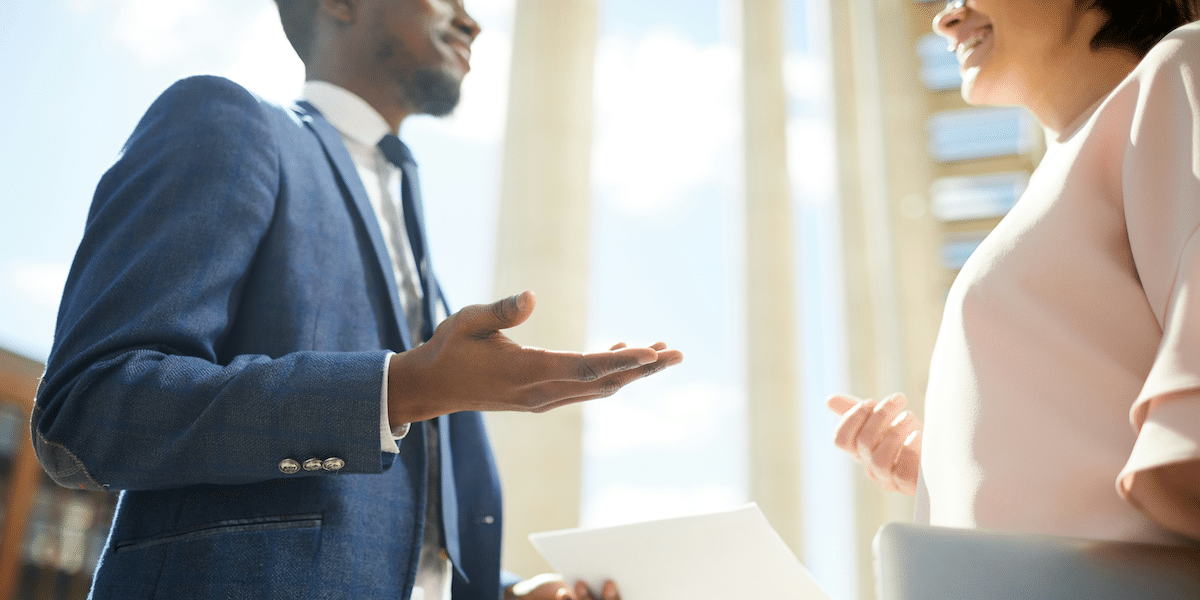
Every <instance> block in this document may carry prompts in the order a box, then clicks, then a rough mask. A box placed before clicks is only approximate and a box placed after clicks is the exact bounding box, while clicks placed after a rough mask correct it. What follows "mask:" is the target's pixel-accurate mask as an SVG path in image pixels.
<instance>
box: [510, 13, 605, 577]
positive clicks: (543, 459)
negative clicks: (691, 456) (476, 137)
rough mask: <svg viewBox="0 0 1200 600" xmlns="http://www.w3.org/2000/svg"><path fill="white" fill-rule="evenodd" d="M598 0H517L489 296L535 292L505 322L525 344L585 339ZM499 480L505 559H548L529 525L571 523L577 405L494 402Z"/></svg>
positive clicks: (575, 512) (579, 346)
mask: <svg viewBox="0 0 1200 600" xmlns="http://www.w3.org/2000/svg"><path fill="white" fill-rule="evenodd" d="M597 15H598V0H570V1H563V0H517V3H516V17H515V22H514V27H513V50H512V71H511V75H510V80H509V95H508V118H507V132H506V136H505V147H504V167H503V175H502V182H501V196H500V214H499V218H498V221H499V232H498V235H497V244H498V248H497V252H496V272H495V278H496V279H495V292H496V297H503V296H508V295H511V294H515V293H517V292H520V291H521V290H524V289H531V290H533V291H534V292H535V293H537V297H538V303H537V309H536V310H535V311H534V314H533V317H532V318H530V320H529V321H528V322H526V323H525V324H523V325H521V326H520V327H518V328H516V329H514V330H511V331H510V332H509V334H510V336H511V337H512V338H514V339H516V340H517V341H518V342H520V343H522V344H526V345H532V346H540V347H544V348H551V349H555V350H584V348H583V345H584V337H585V333H586V318H587V282H588V231H589V228H588V215H589V197H590V191H591V177H590V166H591V146H592V67H593V62H594V56H595V46H596V28H597ZM488 425H489V428H490V431H491V436H492V442H493V446H494V448H495V452H496V458H497V461H498V462H499V466H500V475H501V478H502V480H503V482H504V495H505V502H504V505H505V506H504V507H505V511H504V514H505V517H504V518H505V522H504V558H503V564H504V567H505V568H507V569H509V570H511V571H514V572H517V573H519V574H522V575H527V576H528V575H534V574H537V573H540V572H543V571H544V570H545V569H547V565H546V564H545V562H544V561H543V560H542V559H541V557H540V556H539V555H538V554H537V552H536V551H535V550H534V549H533V547H532V546H531V545H530V543H529V541H528V539H527V535H528V534H529V533H531V532H534V531H542V530H547V529H561V528H567V527H576V526H577V525H578V524H579V507H580V489H581V485H582V483H581V476H580V471H581V467H582V460H583V453H582V447H581V442H582V438H583V419H582V409H581V408H580V407H579V406H568V407H564V408H559V409H556V410H552V411H550V412H547V413H544V414H540V415H529V414H517V413H490V414H489V415H488Z"/></svg>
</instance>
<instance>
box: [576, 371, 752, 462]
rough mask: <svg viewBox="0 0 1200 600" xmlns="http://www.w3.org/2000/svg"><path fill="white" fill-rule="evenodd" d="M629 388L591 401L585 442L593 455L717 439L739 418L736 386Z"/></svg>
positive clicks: (588, 451)
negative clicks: (660, 389) (641, 390)
mask: <svg viewBox="0 0 1200 600" xmlns="http://www.w3.org/2000/svg"><path fill="white" fill-rule="evenodd" d="M635 392H636V390H629V391H627V392H625V393H623V394H621V395H619V396H617V397H614V398H611V399H608V400H605V401H604V402H596V403H589V404H588V405H587V406H586V407H585V409H584V410H586V411H587V417H586V420H585V423H586V428H585V431H584V448H587V453H588V455H589V457H595V458H600V457H604V456H609V455H614V454H620V453H625V452H629V451H631V450H639V449H651V448H679V447H682V446H687V445H691V444H693V443H700V442H702V441H703V440H706V439H712V438H714V437H716V436H718V435H719V434H720V431H721V428H722V427H725V426H727V425H728V424H729V423H730V422H731V421H733V420H736V419H735V417H736V414H735V413H736V412H737V411H738V410H739V406H740V403H739V402H738V400H737V398H738V396H737V395H736V393H735V392H734V391H733V390H731V389H726V388H722V387H718V386H715V385H713V384H710V383H707V382H696V383H692V384H689V385H686V386H683V387H679V388H676V389H672V390H669V391H667V392H666V393H663V394H660V395H657V396H651V397H647V395H646V394H644V393H635Z"/></svg>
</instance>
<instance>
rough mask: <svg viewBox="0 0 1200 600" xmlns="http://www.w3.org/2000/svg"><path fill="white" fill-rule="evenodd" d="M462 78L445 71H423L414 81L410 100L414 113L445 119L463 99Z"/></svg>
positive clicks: (418, 73)
mask: <svg viewBox="0 0 1200 600" xmlns="http://www.w3.org/2000/svg"><path fill="white" fill-rule="evenodd" d="M462 79H463V78H462V76H461V75H458V74H455V73H451V72H449V71H448V70H444V69H422V70H420V71H417V73H416V74H415V75H414V77H413V80H412V82H411V83H412V85H411V86H410V88H411V89H409V90H407V91H408V98H409V100H410V102H411V104H412V108H413V112H414V113H418V114H425V115H433V116H435V117H444V116H446V115H448V114H450V113H451V112H454V107H456V106H458V101H459V99H460V98H461V97H462Z"/></svg>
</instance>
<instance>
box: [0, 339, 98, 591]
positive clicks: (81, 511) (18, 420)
mask: <svg viewBox="0 0 1200 600" xmlns="http://www.w3.org/2000/svg"><path fill="white" fill-rule="evenodd" d="M42 371H43V366H42V365H41V364H40V363H38V362H37V361H34V360H31V359H29V358H26V357H24V356H21V355H19V354H15V353H12V352H9V351H7V350H4V349H2V348H0V600H4V599H9V600H75V599H79V600H83V599H84V598H87V594H88V588H89V587H90V586H91V580H92V571H93V570H94V569H95V567H96V562H97V561H98V560H99V558H100V553H101V551H102V550H103V549H104V541H105V538H106V536H107V535H108V526H109V523H110V522H111V520H112V514H113V508H114V507H115V506H116V502H117V495H116V494H106V493H102V492H88V491H84V490H72V489H67V488H63V487H59V486H58V485H57V484H55V483H54V482H53V481H51V480H50V478H49V477H48V476H46V474H45V472H43V471H42V468H41V465H39V464H38V462H37V458H36V457H35V456H34V453H33V445H32V444H31V443H30V440H29V415H30V412H31V411H32V409H33V398H34V395H35V394H36V391H37V383H38V378H39V377H41V374H42Z"/></svg>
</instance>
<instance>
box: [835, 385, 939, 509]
mask: <svg viewBox="0 0 1200 600" xmlns="http://www.w3.org/2000/svg"><path fill="white" fill-rule="evenodd" d="M907 402H908V399H907V398H905V397H904V394H892V395H891V396H888V397H887V398H884V399H883V401H882V402H878V403H877V402H875V401H874V400H860V399H858V398H855V397H854V396H842V395H838V396H831V397H830V398H829V399H828V400H826V401H825V405H826V406H828V407H829V408H830V409H831V410H833V412H835V413H837V414H839V415H842V420H841V422H840V423H838V427H837V431H836V432H835V433H834V436H833V443H834V444H835V445H836V446H837V447H838V448H841V449H842V450H845V451H846V452H849V453H850V455H851V456H853V457H854V458H855V460H857V461H858V462H861V463H862V464H863V466H864V467H866V470H867V476H868V477H870V478H871V479H874V480H875V481H878V482H879V483H880V485H882V486H883V488H884V489H885V490H888V491H890V492H900V493H901V494H907V495H909V496H911V495H913V494H915V493H916V491H917V469H918V468H919V467H920V466H921V429H922V424H921V421H920V419H917V417H916V415H914V414H913V413H912V411H908V410H904V405H905V404H906V403H907Z"/></svg>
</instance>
